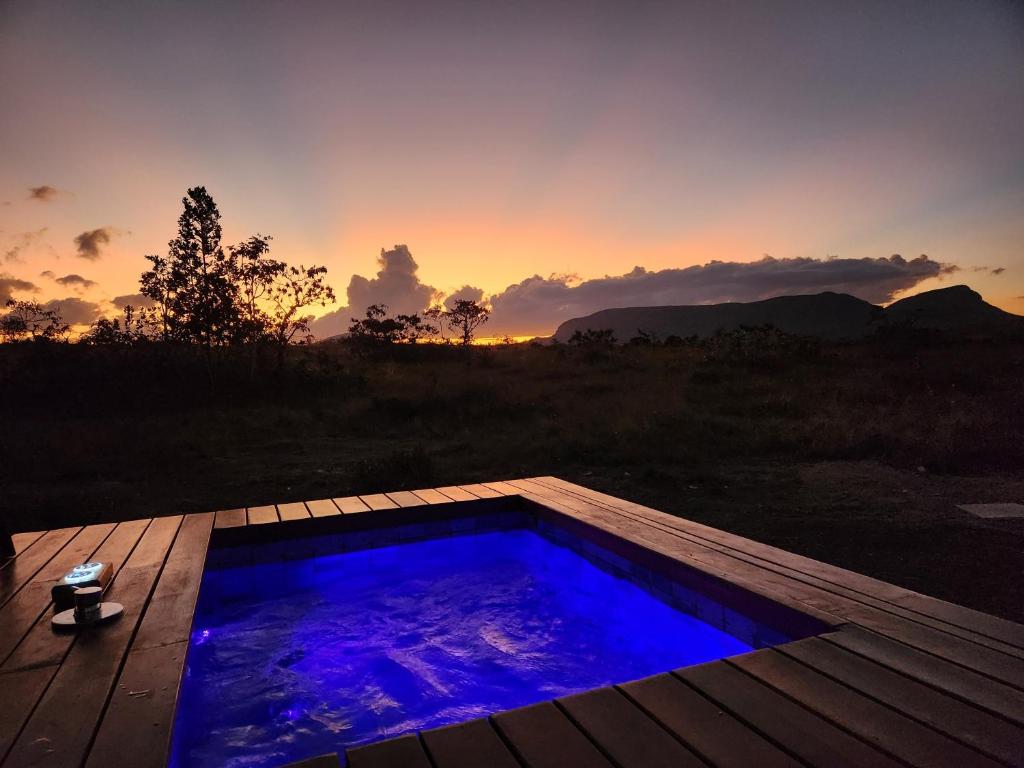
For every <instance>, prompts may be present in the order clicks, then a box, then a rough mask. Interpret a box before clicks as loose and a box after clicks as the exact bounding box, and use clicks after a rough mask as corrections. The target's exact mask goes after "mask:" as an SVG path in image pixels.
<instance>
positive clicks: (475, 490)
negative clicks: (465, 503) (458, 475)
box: [459, 483, 505, 499]
mask: <svg viewBox="0 0 1024 768" xmlns="http://www.w3.org/2000/svg"><path fill="white" fill-rule="evenodd" d="M459 488H461V489H462V490H464V491H468V492H469V493H472V494H473V495H474V496H476V497H477V498H480V499H496V498H498V497H499V496H504V495H505V494H503V493H500V492H498V491H496V490H494V489H493V488H488V487H487V486H486V485H483V484H482V483H470V484H469V485H460V486H459Z"/></svg>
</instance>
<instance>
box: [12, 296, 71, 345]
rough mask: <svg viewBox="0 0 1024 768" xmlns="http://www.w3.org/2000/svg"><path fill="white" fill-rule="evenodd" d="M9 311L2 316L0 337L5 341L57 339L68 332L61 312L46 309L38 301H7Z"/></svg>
mask: <svg viewBox="0 0 1024 768" xmlns="http://www.w3.org/2000/svg"><path fill="white" fill-rule="evenodd" d="M6 306H7V307H8V312H7V314H5V315H2V316H0V338H2V339H3V340H4V341H7V342H12V341H22V340H24V339H31V340H32V341H57V340H59V339H63V338H64V337H65V335H66V334H67V332H68V328H69V326H68V324H67V323H65V322H64V320H63V319H62V318H61V316H60V314H59V313H58V312H56V311H54V310H52V309H46V308H45V307H44V306H43V305H42V304H40V303H39V302H38V301H15V300H14V299H11V300H9V301H8V302H7V304H6Z"/></svg>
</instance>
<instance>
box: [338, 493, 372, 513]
mask: <svg viewBox="0 0 1024 768" xmlns="http://www.w3.org/2000/svg"><path fill="white" fill-rule="evenodd" d="M334 503H335V505H336V506H337V507H338V509H340V510H341V512H342V514H345V515H351V514H355V513H357V512H369V511H370V508H369V507H368V506H366V504H364V503H363V501H362V499H360V498H359V497H358V496H345V497H343V498H340V499H334Z"/></svg>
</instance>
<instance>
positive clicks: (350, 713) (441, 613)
mask: <svg viewBox="0 0 1024 768" xmlns="http://www.w3.org/2000/svg"><path fill="white" fill-rule="evenodd" d="M592 560H593V558H590V559H588V558H587V557H584V556H582V554H581V553H580V552H579V551H574V549H573V548H570V547H567V546H563V545H562V544H560V543H556V542H555V541H554V540H552V539H550V538H548V537H546V536H545V535H541V533H539V532H537V531H536V530H532V529H528V528H518V529H512V530H495V531H486V532H480V533H466V534H463V535H455V536H447V537H444V538H433V539H426V540H421V541H412V542H407V543H400V544H393V545H390V546H376V547H373V548H369V549H362V550H357V551H349V552H344V553H342V554H321V555H317V556H310V557H304V558H300V559H290V560H277V561H271V562H254V563H251V564H247V565H223V566H217V567H210V566H209V565H208V567H207V570H206V572H205V574H204V577H203V584H202V588H201V591H200V597H199V603H198V605H197V608H196V613H195V619H194V623H193V631H192V636H191V642H190V647H189V653H188V659H187V664H186V669H185V674H184V678H183V680H182V683H181V688H180V693H179V703H178V710H177V716H176V721H175V726H174V734H173V744H172V754H171V763H170V764H171V765H172V766H175V768H192V767H195V768H206V767H207V766H243V765H244V766H246V768H256V767H260V768H269V767H270V766H277V765H281V764H285V763H288V762H290V761H293V760H299V759H302V758H305V757H309V756H312V755H317V754H322V753H326V752H339V753H344V750H345V748H347V747H351V746H355V745H358V744H365V743H369V742H372V741H377V740H380V739H384V738H390V737H393V736H397V735H400V734H402V733H407V732H410V731H417V730H421V729H424V728H432V727H436V726H440V725H445V724H449V723H455V722H460V721H463V720H468V719H471V718H474V717H480V716H483V715H487V714H491V713H494V712H498V711H502V710H506V709H511V708H514V707H519V706H523V705H526V704H530V703H533V702H537V701H542V700H547V699H551V698H555V697H558V696H563V695H566V694H570V693H575V692H579V691H584V690H588V689H591V688H595V687H598V686H602V685H607V684H610V683H620V682H625V681H628V680H632V679H636V678H640V677H644V676H647V675H651V674H654V673H658V672H663V671H666V670H669V669H673V668H677V667H681V666H686V665H689V664H697V663H701V662H705V661H710V660H713V659H718V658H722V657H724V656H729V655H733V654H737V653H743V652H745V651H748V650H751V648H752V647H753V646H752V644H751V641H750V640H749V638H748V640H747V641H744V640H740V639H738V638H737V637H735V636H734V635H733V634H729V633H727V632H726V631H724V630H723V629H722V628H719V627H716V626H712V625H711V624H709V623H705V622H704V621H701V620H700V619H698V618H696V617H695V616H693V615H689V614H687V613H685V612H683V611H681V610H678V609H677V608H675V607H673V606H671V605H669V604H668V603H666V602H665V601H663V600H661V599H658V598H657V597H655V596H654V594H653V593H652V590H650V589H644V588H642V587H641V586H640V585H639V584H638V583H637V582H636V580H635V579H634V580H630V579H626V578H620V577H618V576H616V575H613V573H610V572H609V570H608V569H606V568H601V567H598V564H595V562H592ZM780 639H782V638H780Z"/></svg>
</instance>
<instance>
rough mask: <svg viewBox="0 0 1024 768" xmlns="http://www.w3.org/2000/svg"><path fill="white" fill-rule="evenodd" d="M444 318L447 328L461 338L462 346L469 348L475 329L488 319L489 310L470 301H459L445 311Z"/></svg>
mask: <svg viewBox="0 0 1024 768" xmlns="http://www.w3.org/2000/svg"><path fill="white" fill-rule="evenodd" d="M444 316H445V320H446V321H447V323H448V327H449V328H450V329H451V330H452V331H453V332H454V333H458V334H459V336H460V337H461V340H462V345H463V346H469V345H470V344H471V343H472V342H473V334H474V333H475V331H476V329H477V328H479V327H480V326H481V325H483V324H484V323H486V322H487V321H488V320H489V319H490V316H491V310H489V309H487V307H484V306H481V305H480V304H477V303H476V302H475V301H471V300H470V299H459V300H457V301H456V302H455V303H454V304H453V305H452V306H450V307H449V308H448V309H447V311H446V312H445V313H444Z"/></svg>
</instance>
